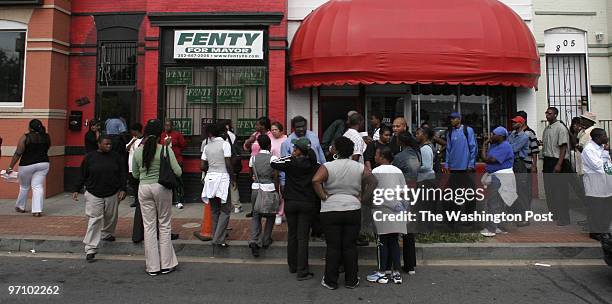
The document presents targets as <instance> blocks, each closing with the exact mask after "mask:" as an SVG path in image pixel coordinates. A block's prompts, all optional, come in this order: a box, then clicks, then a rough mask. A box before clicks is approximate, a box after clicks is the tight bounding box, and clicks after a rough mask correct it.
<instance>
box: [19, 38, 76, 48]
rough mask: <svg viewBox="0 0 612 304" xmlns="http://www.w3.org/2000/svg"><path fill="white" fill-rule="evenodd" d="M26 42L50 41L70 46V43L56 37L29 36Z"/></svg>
mask: <svg viewBox="0 0 612 304" xmlns="http://www.w3.org/2000/svg"><path fill="white" fill-rule="evenodd" d="M28 42H52V43H57V44H59V45H63V46H65V47H70V43H68V42H65V41H61V40H57V39H51V38H29V39H28Z"/></svg>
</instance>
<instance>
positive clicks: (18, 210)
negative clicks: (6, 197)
mask: <svg viewBox="0 0 612 304" xmlns="http://www.w3.org/2000/svg"><path fill="white" fill-rule="evenodd" d="M15 211H16V212H19V213H25V212H26V211H25V209H21V208H19V207H15Z"/></svg>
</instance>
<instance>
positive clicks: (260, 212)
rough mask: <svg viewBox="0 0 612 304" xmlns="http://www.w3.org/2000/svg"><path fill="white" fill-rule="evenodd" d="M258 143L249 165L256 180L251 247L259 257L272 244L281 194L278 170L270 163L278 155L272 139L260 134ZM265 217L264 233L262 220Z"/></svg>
mask: <svg viewBox="0 0 612 304" xmlns="http://www.w3.org/2000/svg"><path fill="white" fill-rule="evenodd" d="M257 143H258V144H259V146H260V147H261V149H260V151H259V153H257V155H254V156H251V159H250V161H249V167H250V168H251V172H252V173H253V178H254V182H253V184H252V186H251V190H252V192H251V202H252V203H253V217H252V219H251V240H250V241H249V247H250V248H251V253H252V254H253V256H254V257H259V249H260V248H261V247H263V248H268V246H270V244H272V229H273V228H274V220H275V218H276V213H277V212H278V206H279V195H278V192H277V191H276V185H275V184H276V181H277V175H278V174H277V172H276V171H275V170H274V169H272V166H270V163H271V162H273V161H275V160H276V159H278V157H276V156H274V155H272V154H271V153H270V146H271V141H270V138H269V137H268V136H267V135H259V136H258V137H257ZM263 218H265V219H266V224H265V226H264V231H263V234H262V232H261V220H262V219H263Z"/></svg>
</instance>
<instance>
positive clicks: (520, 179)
mask: <svg viewBox="0 0 612 304" xmlns="http://www.w3.org/2000/svg"><path fill="white" fill-rule="evenodd" d="M524 126H525V119H524V118H523V117H522V116H516V117H514V118H512V129H513V131H512V133H511V134H510V136H508V142H509V143H510V145H511V146H512V152H513V153H514V165H513V166H512V169H513V171H514V173H515V175H514V176H515V178H516V186H517V189H518V191H517V194H518V199H517V201H516V202H515V203H514V204H513V205H512V208H511V211H512V212H513V213H520V214H523V215H524V214H525V211H528V210H530V209H531V191H530V190H531V189H530V188H531V179H530V174H531V173H530V170H529V169H528V168H527V164H526V163H527V158H528V157H529V153H530V149H529V147H530V142H529V135H528V134H527V133H526V132H524V131H523V127H524ZM516 225H517V226H519V227H523V226H527V225H529V222H528V221H522V222H518V223H517V224H516Z"/></svg>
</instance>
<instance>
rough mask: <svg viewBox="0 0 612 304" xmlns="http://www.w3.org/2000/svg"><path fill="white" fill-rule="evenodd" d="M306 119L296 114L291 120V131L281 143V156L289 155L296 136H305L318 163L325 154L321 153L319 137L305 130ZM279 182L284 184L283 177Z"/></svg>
mask: <svg viewBox="0 0 612 304" xmlns="http://www.w3.org/2000/svg"><path fill="white" fill-rule="evenodd" d="M307 124H308V121H307V120H306V118H304V117H302V116H296V117H294V118H293V119H292V120H291V127H292V128H293V133H291V134H290V135H289V137H287V140H285V141H284V142H283V143H282V144H281V157H284V156H288V155H291V153H293V142H294V141H295V140H297V139H298V138H302V137H306V138H308V140H310V147H311V148H312V150H314V152H315V154H316V155H317V160H318V161H319V164H324V163H325V154H324V153H323V149H322V148H321V144H320V143H319V138H318V137H317V135H316V134H314V132H312V131H309V130H306V126H307ZM281 184H282V185H284V184H285V179H284V177H283V178H282V179H281Z"/></svg>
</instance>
